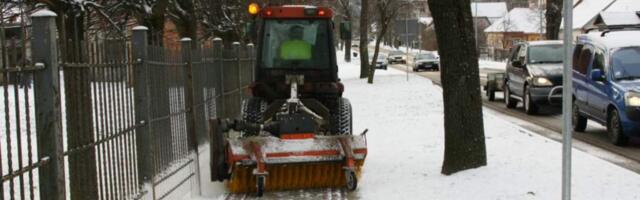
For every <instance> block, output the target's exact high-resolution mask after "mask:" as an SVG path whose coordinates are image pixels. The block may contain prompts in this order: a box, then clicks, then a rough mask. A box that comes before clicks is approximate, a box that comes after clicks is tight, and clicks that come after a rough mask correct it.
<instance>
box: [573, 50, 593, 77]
mask: <svg viewBox="0 0 640 200" xmlns="http://www.w3.org/2000/svg"><path fill="white" fill-rule="evenodd" d="M591 57H593V50H592V49H591V48H589V47H586V48H582V51H581V52H580V57H579V58H578V65H577V66H576V67H577V68H578V71H579V72H580V73H581V74H587V69H588V68H589V64H590V63H591Z"/></svg>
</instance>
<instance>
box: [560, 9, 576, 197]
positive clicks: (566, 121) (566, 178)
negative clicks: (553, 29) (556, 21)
mask: <svg viewBox="0 0 640 200" xmlns="http://www.w3.org/2000/svg"><path fill="white" fill-rule="evenodd" d="M572 30H573V1H572V0H564V55H565V56H564V70H563V73H564V76H563V80H562V81H563V83H562V85H563V87H564V89H563V90H562V121H563V126H562V136H563V137H562V199H563V200H570V199H571V149H572V144H571V139H572V138H571V135H572V133H573V132H572V131H573V126H572V124H571V123H572V122H571V113H572V105H571V104H572V102H571V101H572V99H571V89H572V88H573V81H572V79H573V70H572V68H571V65H572V64H571V56H570V55H571V54H572V53H573V47H572V44H573V31H572Z"/></svg>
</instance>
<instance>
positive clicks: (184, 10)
mask: <svg viewBox="0 0 640 200" xmlns="http://www.w3.org/2000/svg"><path fill="white" fill-rule="evenodd" d="M197 3H198V2H197V1H173V2H171V6H169V12H168V16H169V18H170V19H171V20H173V21H174V22H176V23H175V24H176V28H177V29H178V33H179V34H180V37H182V38H184V37H188V38H191V39H193V40H194V41H196V40H198V13H196V6H199V5H198V4H197ZM192 47H194V48H196V47H198V45H192Z"/></svg>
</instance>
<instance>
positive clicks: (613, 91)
mask: <svg viewBox="0 0 640 200" xmlns="http://www.w3.org/2000/svg"><path fill="white" fill-rule="evenodd" d="M639 34H640V31H637V30H635V31H630V30H607V31H605V32H592V33H587V34H583V35H580V36H579V37H578V40H577V43H576V46H575V49H574V54H573V62H574V65H573V88H572V94H573V117H572V119H573V129H574V130H575V131H576V132H584V130H585V128H586V127H587V119H591V120H593V121H596V122H598V123H600V124H602V125H604V126H606V127H607V132H608V135H609V138H610V140H611V142H612V143H613V144H615V145H619V146H622V145H625V144H627V142H628V141H629V137H637V136H640V37H638V35H639Z"/></svg>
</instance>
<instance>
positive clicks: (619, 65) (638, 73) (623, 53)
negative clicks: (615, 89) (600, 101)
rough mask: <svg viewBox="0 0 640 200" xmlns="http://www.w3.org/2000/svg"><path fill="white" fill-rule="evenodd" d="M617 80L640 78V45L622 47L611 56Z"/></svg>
mask: <svg viewBox="0 0 640 200" xmlns="http://www.w3.org/2000/svg"><path fill="white" fill-rule="evenodd" d="M611 65H612V70H613V77H614V78H615V80H637V79H640V47H627V48H622V49H619V50H617V51H615V52H614V53H613V55H612V56H611Z"/></svg>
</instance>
